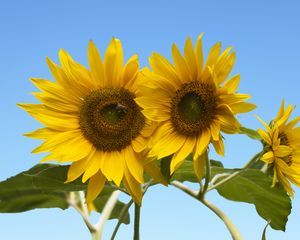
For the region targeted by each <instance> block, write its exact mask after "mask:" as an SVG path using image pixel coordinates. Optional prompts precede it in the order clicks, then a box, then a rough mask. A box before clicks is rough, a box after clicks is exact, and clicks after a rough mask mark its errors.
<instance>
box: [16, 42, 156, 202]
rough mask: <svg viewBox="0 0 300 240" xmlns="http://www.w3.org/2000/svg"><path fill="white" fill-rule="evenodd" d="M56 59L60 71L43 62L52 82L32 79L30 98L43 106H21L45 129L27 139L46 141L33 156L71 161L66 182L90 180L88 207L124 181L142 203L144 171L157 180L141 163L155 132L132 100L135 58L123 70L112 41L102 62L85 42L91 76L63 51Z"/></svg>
mask: <svg viewBox="0 0 300 240" xmlns="http://www.w3.org/2000/svg"><path fill="white" fill-rule="evenodd" d="M59 58H60V62H61V67H60V66H58V65H57V64H55V63H53V62H52V61H51V60H50V59H47V63H48V65H49V68H50V70H51V72H52V74H53V77H54V78H55V80H56V82H52V81H49V80H44V79H36V78H34V79H32V82H33V83H34V84H35V85H36V86H37V87H38V88H39V89H40V90H41V92H36V93H33V94H34V96H35V97H36V98H37V99H38V100H39V101H41V104H19V106H20V107H21V108H23V109H25V110H26V111H27V112H28V113H29V114H30V115H31V116H33V117H34V118H35V119H37V120H38V121H39V122H41V123H42V124H44V125H45V127H44V128H41V129H38V130H36V131H34V132H31V133H28V134H25V135H26V136H28V137H32V138H37V139H42V140H44V141H45V142H44V143H42V144H41V145H40V146H39V147H37V148H36V149H34V150H33V153H42V152H49V153H50V154H49V155H47V156H46V157H45V158H44V159H42V161H48V160H56V161H59V162H61V163H64V162H72V165H71V166H70V168H69V171H68V177H67V181H66V182H70V181H73V180H75V179H77V178H78V177H80V176H81V175H82V181H83V182H86V181H87V180H89V182H88V191H87V202H88V203H91V202H92V201H93V200H94V199H95V198H96V197H97V195H98V194H99V193H100V192H101V190H102V189H103V186H104V184H105V182H106V181H107V180H108V181H113V182H114V183H115V184H116V185H117V186H119V185H120V183H121V182H123V184H124V185H125V187H126V189H127V191H128V192H129V193H130V194H131V195H132V197H133V199H134V200H135V201H136V202H137V203H141V199H142V191H141V184H142V183H143V182H144V177H143V172H144V170H146V171H147V172H148V173H149V174H150V175H152V176H153V177H154V178H155V179H158V180H159V179H160V178H161V175H160V172H159V169H158V168H157V167H156V166H155V165H154V164H153V163H151V164H144V158H145V154H144V153H143V152H144V150H145V149H146V146H147V142H148V138H149V137H150V135H151V134H152V132H153V129H154V128H153V125H152V123H151V121H149V120H147V119H146V118H145V117H144V115H143V114H142V113H141V109H140V107H139V106H138V105H137V104H136V103H135V101H134V98H135V97H137V96H139V92H138V90H137V87H136V83H137V79H138V77H137V76H138V74H139V63H138V59H137V55H134V56H133V57H131V58H130V59H129V60H128V62H127V63H126V64H125V65H124V64H123V49H122V45H121V42H120V41H119V40H118V39H115V38H113V39H112V40H111V42H110V44H109V46H108V48H107V50H106V53H105V57H104V62H103V61H102V59H101V57H100V54H99V52H98V50H97V48H96V47H95V45H94V44H93V42H90V43H89V47H88V62H89V66H90V71H89V70H88V69H86V68H85V67H84V66H82V65H80V64H78V63H77V62H75V61H74V60H73V59H72V58H71V56H70V55H69V54H68V53H66V52H65V51H64V50H61V51H60V52H59ZM122 180H123V181H122ZM160 180H162V179H160Z"/></svg>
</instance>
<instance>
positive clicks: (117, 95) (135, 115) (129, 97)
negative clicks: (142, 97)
mask: <svg viewBox="0 0 300 240" xmlns="http://www.w3.org/2000/svg"><path fill="white" fill-rule="evenodd" d="M134 97H135V95H134V94H133V93H131V92H130V91H128V90H126V89H123V88H102V89H99V90H95V91H92V92H91V93H90V94H89V95H88V96H87V97H85V99H84V101H83V103H82V106H81V109H80V121H79V123H80V128H81V130H82V133H83V135H84V136H85V137H86V138H87V139H88V140H89V141H90V142H91V143H92V144H93V145H94V146H95V147H96V148H97V149H99V150H102V151H108V152H110V151H120V150H122V149H124V148H125V147H127V146H128V145H130V144H131V141H132V140H133V139H134V138H135V137H137V136H138V134H139V132H140V131H141V129H142V128H143V127H144V125H145V117H144V116H143V114H142V113H141V111H140V108H139V106H138V105H137V104H136V103H135V101H134Z"/></svg>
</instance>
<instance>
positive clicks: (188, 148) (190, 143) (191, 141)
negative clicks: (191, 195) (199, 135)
mask: <svg viewBox="0 0 300 240" xmlns="http://www.w3.org/2000/svg"><path fill="white" fill-rule="evenodd" d="M195 144H196V138H195V137H188V138H186V141H185V143H184V145H183V146H182V147H181V148H180V149H179V150H178V151H177V152H176V153H175V154H174V155H173V158H172V161H171V165H170V174H173V173H174V171H175V170H176V169H177V168H179V167H180V165H181V164H182V162H183V161H184V160H185V159H186V157H187V156H188V155H189V154H190V153H191V152H192V151H193V149H194V147H195Z"/></svg>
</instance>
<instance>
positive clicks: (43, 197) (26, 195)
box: [0, 191, 68, 213]
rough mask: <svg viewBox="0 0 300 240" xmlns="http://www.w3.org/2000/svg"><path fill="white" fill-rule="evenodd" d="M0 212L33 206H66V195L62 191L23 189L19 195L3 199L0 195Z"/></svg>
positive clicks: (23, 209) (15, 210)
mask: <svg viewBox="0 0 300 240" xmlns="http://www.w3.org/2000/svg"><path fill="white" fill-rule="evenodd" d="M0 198H1V200H0V212H1V213H18V212H25V211H29V210H32V209H35V208H61V209H66V208H68V203H67V202H66V195H65V194H63V193H51V194H47V193H39V192H35V191H24V192H22V193H20V196H19V197H11V198H6V199H3V198H2V196H1V197H0Z"/></svg>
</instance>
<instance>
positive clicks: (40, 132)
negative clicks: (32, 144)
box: [23, 128, 60, 140]
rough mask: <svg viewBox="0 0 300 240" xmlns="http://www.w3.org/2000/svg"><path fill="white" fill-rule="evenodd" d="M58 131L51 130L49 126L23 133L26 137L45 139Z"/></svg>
mask: <svg viewBox="0 0 300 240" xmlns="http://www.w3.org/2000/svg"><path fill="white" fill-rule="evenodd" d="M59 133H60V132H58V131H55V130H52V129H50V128H40V129H37V130H35V131H33V132H30V133H25V134H23V135H24V136H26V137H30V138H35V139H42V140H46V139H48V138H51V137H53V136H55V135H57V134H59Z"/></svg>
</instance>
